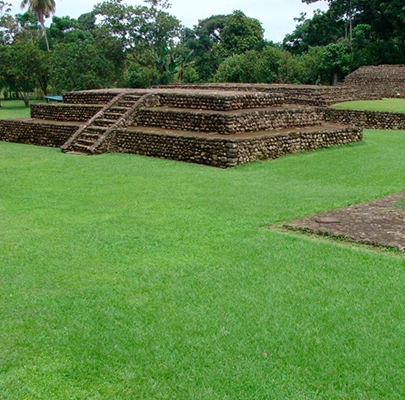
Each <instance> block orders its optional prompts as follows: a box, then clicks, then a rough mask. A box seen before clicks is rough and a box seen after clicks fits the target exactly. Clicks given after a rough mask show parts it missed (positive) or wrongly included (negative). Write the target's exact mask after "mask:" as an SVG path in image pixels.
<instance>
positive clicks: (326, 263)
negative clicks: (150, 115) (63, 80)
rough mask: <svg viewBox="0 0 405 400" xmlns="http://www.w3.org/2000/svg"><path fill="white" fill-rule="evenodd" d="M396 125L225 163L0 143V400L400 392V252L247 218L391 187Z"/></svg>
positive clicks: (368, 195) (403, 314)
mask: <svg viewBox="0 0 405 400" xmlns="http://www.w3.org/2000/svg"><path fill="white" fill-rule="evenodd" d="M404 152H405V135H404V132H401V131H395V132H387V131H365V140H364V142H363V143H360V144H355V145H349V146H347V147H340V148H333V149H328V150H321V151H316V152H312V153H302V154H297V155H293V156H287V157H284V158H280V159H278V160H274V161H267V162H257V163H254V164H251V165H246V166H242V167H238V168H236V169H233V170H218V169H214V168H209V167H204V166H200V165H196V164H185V163H178V162H173V161H165V160H157V159H151V158H147V157H140V156H134V155H125V154H108V155H101V156H97V157H79V156H68V155H64V154H62V153H61V152H60V150H58V149H50V148H40V147H34V146H25V145H18V144H12V143H3V142H0V170H1V171H2V173H1V175H0V282H1V284H0V398H4V399H38V398H44V399H51V398H55V399H56V398H57V399H83V398H91V399H111V398H117V399H171V398H172V399H224V398H229V399H265V398H269V399H273V398H274V399H320V398H330V399H339V398H342V399H343V398H382V397H385V398H403V397H405V386H404V385H403V382H404V381H405V369H404V368H403V366H404V359H405V350H404V346H403V338H404V329H403V321H404V319H405V259H404V257H403V256H401V255H398V254H396V253H389V252H380V251H370V250H369V249H366V248H358V247H357V248H356V247H351V246H346V245H342V244H339V243H334V242H330V241H324V240H319V239H315V238H309V237H305V236H296V235H294V234H290V233H282V232H277V231H273V230H270V229H267V228H265V227H267V226H269V225H271V224H275V225H281V224H282V223H284V222H286V221H289V220H292V219H294V218H298V217H302V216H307V215H312V214H314V213H318V212H322V211H326V210H330V209H333V208H337V207H343V206H346V205H349V204H355V203H360V202H363V201H368V200H371V199H375V198H378V197H381V196H384V195H387V194H390V193H395V192H400V191H404V174H403V172H404V170H405V157H404V156H403V155H404Z"/></svg>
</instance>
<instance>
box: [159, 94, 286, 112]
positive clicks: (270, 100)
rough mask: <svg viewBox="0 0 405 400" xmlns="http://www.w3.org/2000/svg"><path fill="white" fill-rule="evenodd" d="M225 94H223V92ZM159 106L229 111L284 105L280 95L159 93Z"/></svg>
mask: <svg viewBox="0 0 405 400" xmlns="http://www.w3.org/2000/svg"><path fill="white" fill-rule="evenodd" d="M224 93H225V92H224ZM159 97H160V99H159V101H160V104H161V106H167V107H174V108H188V109H202V110H213V111H231V110H241V109H250V108H265V107H277V106H281V105H282V104H283V103H284V98H283V97H282V96H281V95H280V94H269V93H267V94H266V93H244V94H240V95H237V94H235V93H233V94H228V95H227V94H223V93H221V92H218V93H216V94H205V93H198V94H197V93H191V94H185V93H165V92H163V93H159Z"/></svg>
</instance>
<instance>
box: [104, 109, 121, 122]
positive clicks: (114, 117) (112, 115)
mask: <svg viewBox="0 0 405 400" xmlns="http://www.w3.org/2000/svg"><path fill="white" fill-rule="evenodd" d="M122 116H123V114H118V113H113V112H111V110H109V111H107V112H106V113H104V118H105V119H108V120H114V122H115V121H117V120H119V119H120V118H121V117H122Z"/></svg>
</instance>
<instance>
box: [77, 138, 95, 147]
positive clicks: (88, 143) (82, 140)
mask: <svg viewBox="0 0 405 400" xmlns="http://www.w3.org/2000/svg"><path fill="white" fill-rule="evenodd" d="M96 141H97V140H94V139H86V138H84V137H80V138H77V139H76V142H75V143H74V144H75V145H76V144H84V145H86V146H92V145H93V144H94V143H96Z"/></svg>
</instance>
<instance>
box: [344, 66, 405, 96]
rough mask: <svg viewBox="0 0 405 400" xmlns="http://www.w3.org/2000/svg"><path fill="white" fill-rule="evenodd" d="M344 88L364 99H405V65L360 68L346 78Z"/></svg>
mask: <svg viewBox="0 0 405 400" xmlns="http://www.w3.org/2000/svg"><path fill="white" fill-rule="evenodd" d="M343 87H345V88H352V89H354V90H356V91H357V92H358V93H359V94H361V96H362V97H370V98H372V97H374V98H383V97H386V98H405V65H401V64H396V65H388V64H382V65H378V66H369V65H367V66H363V67H360V68H359V69H357V70H356V71H353V72H352V73H351V74H349V75H347V76H346V78H345V81H344V84H343Z"/></svg>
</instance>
